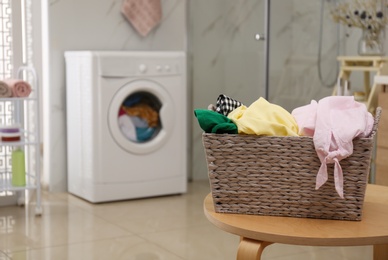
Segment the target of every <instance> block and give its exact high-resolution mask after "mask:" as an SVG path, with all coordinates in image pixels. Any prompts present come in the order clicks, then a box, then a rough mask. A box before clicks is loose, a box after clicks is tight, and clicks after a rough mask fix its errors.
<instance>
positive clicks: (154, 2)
mask: <svg viewBox="0 0 388 260" xmlns="http://www.w3.org/2000/svg"><path fill="white" fill-rule="evenodd" d="M121 12H122V13H123V15H124V16H125V17H126V18H127V20H128V21H129V22H130V23H131V24H132V26H133V27H134V28H135V29H136V31H137V32H138V33H139V34H140V35H141V36H143V37H145V36H147V35H148V33H149V32H150V31H151V30H152V29H153V28H154V27H155V26H157V25H158V24H159V23H160V20H161V19H162V5H161V3H160V0H124V1H123V5H122V7H121Z"/></svg>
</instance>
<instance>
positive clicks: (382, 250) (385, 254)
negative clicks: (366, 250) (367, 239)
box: [373, 245, 388, 260]
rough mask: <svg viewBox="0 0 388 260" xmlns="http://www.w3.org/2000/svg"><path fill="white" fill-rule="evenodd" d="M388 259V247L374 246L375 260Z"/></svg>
mask: <svg viewBox="0 0 388 260" xmlns="http://www.w3.org/2000/svg"><path fill="white" fill-rule="evenodd" d="M385 259H388V245H374V246H373V260H385Z"/></svg>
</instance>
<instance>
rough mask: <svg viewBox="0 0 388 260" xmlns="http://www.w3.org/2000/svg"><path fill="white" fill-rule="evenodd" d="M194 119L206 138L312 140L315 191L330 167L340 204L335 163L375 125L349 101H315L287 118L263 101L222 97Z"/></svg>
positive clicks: (340, 188) (340, 182)
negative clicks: (315, 163)
mask: <svg viewBox="0 0 388 260" xmlns="http://www.w3.org/2000/svg"><path fill="white" fill-rule="evenodd" d="M194 114H195V116H196V117H197V120H198V123H199V125H200V126H201V128H202V129H203V130H204V131H205V132H206V133H218V134H255V135H263V136H310V137H312V138H313V141H314V147H315V150H316V152H317V155H318V157H319V159H320V161H321V167H320V169H319V171H318V174H317V179H316V189H319V188H320V187H321V186H322V185H323V184H324V183H325V182H326V181H327V179H328V174H327V164H334V180H335V186H336V190H337V192H338V194H339V195H340V197H342V198H343V172H342V168H341V165H340V163H339V162H340V161H341V160H342V159H344V158H347V157H349V156H350V155H351V154H352V153H353V139H354V138H356V137H367V136H369V134H370V133H371V131H372V128H373V124H374V118H373V116H372V115H371V114H370V113H369V112H368V111H367V109H366V106H365V105H364V104H362V103H359V102H357V101H355V100H354V97H352V96H329V97H325V98H323V99H321V100H319V101H318V102H317V101H315V100H313V101H311V103H310V104H308V105H305V106H302V107H298V108H295V109H294V110H293V111H292V112H291V113H289V112H288V111H287V110H285V109H284V108H282V107H280V106H278V105H275V104H271V103H269V102H268V101H267V100H265V99H264V98H262V97H260V98H259V99H258V100H256V101H255V102H253V103H252V104H251V105H250V106H249V107H246V106H245V105H244V104H242V103H241V102H239V101H236V100H234V99H233V98H230V97H228V96H225V95H220V96H219V97H218V98H217V103H216V105H215V106H214V105H210V106H209V108H208V109H207V110H205V109H195V110H194Z"/></svg>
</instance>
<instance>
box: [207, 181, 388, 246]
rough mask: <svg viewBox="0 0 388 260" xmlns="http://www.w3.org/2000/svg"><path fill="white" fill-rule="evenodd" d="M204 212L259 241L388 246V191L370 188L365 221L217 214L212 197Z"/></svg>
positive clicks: (221, 224)
mask: <svg viewBox="0 0 388 260" xmlns="http://www.w3.org/2000/svg"><path fill="white" fill-rule="evenodd" d="M204 212H205V215H206V217H207V218H208V220H209V221H210V222H212V223H213V224H214V225H215V226H217V227H218V228H220V229H222V230H224V231H226V232H229V233H232V234H235V235H238V236H242V237H246V238H251V239H255V240H259V241H266V242H274V243H283V244H293V245H306V246H361V245H375V244H388V187H385V186H378V185H372V184H369V185H367V190H366V193H365V200H364V208H363V215H362V220H361V221H348V220H344V221H342V220H325V219H312V218H293V217H275V216H259V215H243V214H227V213H216V212H215V211H214V206H213V199H212V197H211V194H209V195H207V196H206V198H205V201H204Z"/></svg>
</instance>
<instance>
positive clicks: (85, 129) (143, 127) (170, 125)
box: [65, 51, 189, 203]
mask: <svg viewBox="0 0 388 260" xmlns="http://www.w3.org/2000/svg"><path fill="white" fill-rule="evenodd" d="M65 61H66V100H67V101H66V104H67V108H66V111H67V115H66V117H67V167H68V169H67V173H68V191H69V192H70V193H72V194H74V195H76V196H79V197H81V198H83V199H86V200H88V201H90V202H93V203H98V202H107V201H116V200H126V199H134V198H143V197H151V196H159V195H168V194H180V193H185V192H186V189H187V171H188V169H187V160H188V159H187V155H188V122H189V120H188V113H187V111H188V110H187V109H188V102H187V82H186V55H185V53H184V52H176V51H171V52H157V51H154V52H148V51H146V52H140V51H139V52H138V51H129V52H123V51H68V52H65Z"/></svg>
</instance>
